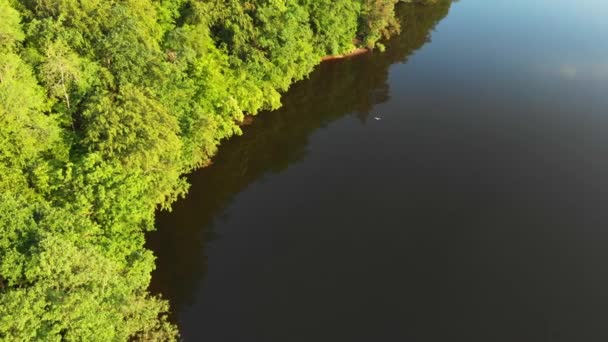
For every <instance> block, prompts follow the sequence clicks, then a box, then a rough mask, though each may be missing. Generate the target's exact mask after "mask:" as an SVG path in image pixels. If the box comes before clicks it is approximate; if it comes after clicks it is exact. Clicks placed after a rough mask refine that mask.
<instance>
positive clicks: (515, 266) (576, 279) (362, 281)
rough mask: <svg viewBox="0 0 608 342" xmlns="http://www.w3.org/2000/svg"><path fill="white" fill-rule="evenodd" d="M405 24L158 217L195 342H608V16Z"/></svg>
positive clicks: (184, 320)
mask: <svg viewBox="0 0 608 342" xmlns="http://www.w3.org/2000/svg"><path fill="white" fill-rule="evenodd" d="M448 11H449V14H448ZM401 16H402V17H403V23H404V24H403V25H404V28H405V31H404V32H403V34H402V35H401V36H399V37H397V38H396V39H394V40H393V41H391V42H390V44H387V45H388V50H387V52H386V53H383V54H380V53H374V54H370V55H364V56H360V57H356V58H353V59H350V60H343V61H335V62H330V63H325V64H323V65H321V66H320V67H319V68H318V69H317V70H316V71H315V72H314V73H313V74H312V75H311V77H310V79H309V80H305V81H303V82H300V83H298V84H296V85H294V86H293V87H292V90H290V92H289V93H288V94H286V95H285V97H284V100H283V103H284V107H283V108H282V109H281V110H279V111H276V112H272V113H263V114H261V115H260V116H259V118H258V119H256V121H255V122H254V124H253V125H252V126H249V127H247V128H246V129H245V133H244V135H243V136H241V137H237V138H235V139H232V140H230V141H227V142H225V144H224V145H223V146H222V148H221V149H220V152H219V154H218V155H217V157H216V158H215V164H214V165H213V166H211V167H208V168H206V169H203V170H201V171H199V172H197V173H195V174H193V175H192V176H191V177H190V181H191V183H192V189H191V190H190V193H189V196H188V197H187V198H186V199H185V200H182V201H180V202H178V203H177V204H176V205H175V210H174V211H173V212H172V213H170V214H167V213H163V214H160V215H159V218H158V220H159V231H158V232H156V233H154V234H152V236H150V246H151V247H152V248H153V249H154V251H155V253H156V255H157V256H158V270H157V271H156V272H155V273H154V275H153V289H154V290H155V291H160V292H162V293H163V294H164V296H165V297H167V298H168V299H169V300H170V301H171V305H172V308H173V311H174V317H173V318H174V320H175V321H176V322H177V323H178V325H179V327H180V330H181V333H182V335H183V338H184V340H186V341H212V342H221V341H228V342H233V341H234V342H241V341H242V342H258V341H262V342H265V341H271V342H275V341H276V342H284V341H298V342H299V341H302V342H312V341H331V342H334V341H365V342H372V341H484V342H485V341H505V342H507V341H509V342H510V341H573V342H589V341H608V1H605V0H576V1H572V0H462V1H460V2H457V3H454V4H452V5H451V7H450V5H449V4H445V5H438V6H434V7H412V6H410V7H405V8H401ZM431 38H432V39H431ZM404 62H406V63H404ZM375 117H378V118H380V119H381V120H376V119H375Z"/></svg>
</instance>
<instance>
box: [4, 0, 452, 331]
mask: <svg viewBox="0 0 608 342" xmlns="http://www.w3.org/2000/svg"><path fill="white" fill-rule="evenodd" d="M438 1H439V2H441V1H443V2H445V1H447V0H418V1H410V2H417V3H420V5H421V6H423V5H425V4H427V3H435V2H438ZM399 2H402V1H400V0H341V1H332V0H117V1H100V0H87V1H83V0H0V197H1V198H0V339H1V340H10V341H13V340H15V341H30V340H43V341H60V340H66V341H73V340H86V341H125V340H151V341H154V340H158V341H165V340H175V339H178V338H179V333H178V331H177V328H176V326H175V325H174V324H173V323H172V322H170V321H169V320H168V318H167V317H168V312H169V311H170V308H169V303H168V302H167V301H166V300H164V299H162V298H161V297H159V296H158V295H153V294H152V293H151V292H150V291H149V284H150V279H151V272H152V271H153V269H154V267H155V258H154V255H153V254H152V252H151V251H150V250H148V249H146V248H145V233H146V232H148V231H151V230H153V229H154V226H155V222H154V220H155V213H156V212H157V211H158V210H170V208H171V204H172V203H173V202H174V201H175V200H176V199H178V198H179V197H181V196H184V195H185V194H186V193H187V190H188V183H187V181H186V178H185V175H186V174H188V173H189V172H191V171H193V170H195V169H197V168H200V167H204V166H206V165H208V164H209V163H211V160H212V157H213V156H214V154H215V153H216V151H217V148H218V145H219V144H220V143H221V142H222V141H223V140H225V139H227V138H229V137H231V136H234V135H239V134H241V123H242V122H243V120H244V118H245V115H255V114H256V113H258V112H259V111H261V110H274V109H277V108H279V107H280V106H281V94H282V93H284V92H285V91H287V90H288V89H289V87H290V85H292V84H293V83H294V82H296V81H299V80H302V79H304V78H306V77H307V75H309V73H310V72H311V71H312V70H313V68H314V67H315V66H317V65H318V64H319V63H320V62H321V59H322V58H323V57H324V56H328V55H338V54H347V53H349V52H350V51H353V50H354V49H356V48H367V49H369V50H373V53H382V51H383V50H384V49H385V48H384V45H383V44H382V42H383V41H384V40H386V39H388V38H389V37H390V36H392V35H395V34H398V33H399V31H400V27H401V26H402V25H408V22H407V20H405V21H403V22H400V21H399V20H397V18H396V16H395V6H398V3H399ZM406 18H407V17H406Z"/></svg>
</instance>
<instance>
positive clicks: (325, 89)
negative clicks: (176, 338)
mask: <svg viewBox="0 0 608 342" xmlns="http://www.w3.org/2000/svg"><path fill="white" fill-rule="evenodd" d="M449 8H450V2H449V1H443V0H442V1H440V2H439V3H438V4H436V5H432V6H421V5H411V4H408V5H402V6H400V7H399V9H398V15H399V18H400V20H401V22H402V23H403V25H402V26H403V31H402V33H401V34H400V35H399V36H397V37H395V38H393V39H392V40H390V41H389V42H388V44H386V45H387V51H386V52H384V53H371V54H366V55H361V56H357V57H354V58H351V59H345V60H337V61H330V62H326V63H323V64H322V65H320V66H318V67H317V69H316V70H315V71H314V72H313V73H312V74H311V75H310V78H309V79H307V80H304V81H301V82H299V83H297V84H295V85H294V86H293V87H292V88H291V89H290V91H289V92H288V93H287V94H285V96H284V97H283V100H282V102H283V107H282V108H281V109H279V110H277V111H274V112H269V113H261V114H260V115H259V116H258V117H257V118H256V120H255V121H254V123H253V124H252V125H251V126H248V127H245V129H244V134H243V135H242V136H239V137H235V138H232V139H230V140H228V141H226V142H224V144H223V145H222V147H221V148H220V151H219V153H218V155H217V156H216V157H215V158H214V163H213V165H211V166H209V167H207V168H204V169H201V170H199V171H197V172H195V173H193V174H192V175H190V176H189V181H190V183H191V184H192V186H191V189H190V191H189V193H188V196H187V198H186V199H183V200H180V201H178V202H177V203H176V204H175V205H174V208H173V212H171V213H167V212H161V213H159V214H158V216H157V226H158V230H157V231H156V232H153V233H151V234H150V235H149V236H148V247H149V248H151V249H152V250H153V251H154V252H155V254H156V256H157V261H156V264H157V269H156V271H155V272H154V273H153V277H152V285H151V289H152V291H153V292H155V293H161V294H162V295H163V297H165V298H167V299H169V301H170V303H171V308H172V312H173V315H174V316H175V315H177V314H179V312H180V311H181V310H182V309H183V308H184V306H187V305H188V304H189V303H190V302H192V300H193V296H194V295H195V293H196V290H197V289H198V288H199V287H200V286H201V285H202V282H203V280H204V277H205V274H206V270H207V262H208V261H207V258H206V252H205V249H206V246H207V244H208V243H209V242H210V241H212V240H213V239H216V238H218V236H217V234H216V233H215V232H214V228H213V226H214V221H215V220H221V219H222V216H223V215H224V211H225V209H226V208H227V207H228V206H229V205H230V203H231V201H232V199H233V197H234V196H235V195H237V194H238V193H239V192H241V191H243V190H244V189H245V188H246V187H247V186H248V185H250V184H252V183H253V182H256V181H259V180H260V179H263V177H264V175H265V174H268V173H279V172H281V171H283V170H285V169H287V168H288V167H289V166H290V165H292V164H294V163H297V162H298V161H300V160H301V159H302V158H303V157H304V156H305V155H306V148H307V145H308V138H309V136H310V135H311V134H312V133H313V132H314V131H315V130H317V129H319V128H321V127H324V126H325V125H327V124H329V123H331V122H333V121H335V120H339V119H342V118H344V117H346V116H356V117H357V118H358V119H359V120H361V121H362V122H363V123H365V122H366V121H367V120H368V118H369V114H370V110H371V109H372V107H373V106H375V105H377V104H379V103H383V102H386V101H388V100H389V85H388V82H387V79H388V75H389V68H390V66H391V65H392V64H395V63H399V62H401V63H404V62H406V61H407V59H408V57H409V56H411V55H412V53H414V52H415V51H416V50H417V49H419V48H420V47H422V46H423V45H424V44H425V43H427V42H429V41H430V35H431V32H432V30H433V28H434V27H435V25H436V24H437V23H438V22H439V21H440V20H441V19H442V18H444V17H445V16H446V15H447V14H448V11H449ZM175 318H176V317H173V319H174V320H176V319H175Z"/></svg>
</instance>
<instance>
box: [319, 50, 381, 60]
mask: <svg viewBox="0 0 608 342" xmlns="http://www.w3.org/2000/svg"><path fill="white" fill-rule="evenodd" d="M370 51H371V50H370V49H367V48H356V49H354V50H352V51H351V52H348V53H345V54H342V55H327V56H324V57H321V63H323V62H327V61H333V60H336V59H344V58H348V57H353V56H358V55H362V54H365V53H368V52H370Z"/></svg>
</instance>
